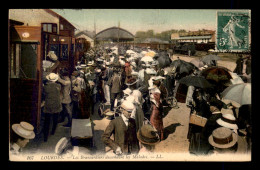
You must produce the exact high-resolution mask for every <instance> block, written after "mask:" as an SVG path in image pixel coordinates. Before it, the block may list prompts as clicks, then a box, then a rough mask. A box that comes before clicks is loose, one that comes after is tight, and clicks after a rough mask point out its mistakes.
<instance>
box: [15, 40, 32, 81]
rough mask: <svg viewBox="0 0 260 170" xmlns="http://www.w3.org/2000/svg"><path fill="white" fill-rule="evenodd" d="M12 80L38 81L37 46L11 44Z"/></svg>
mask: <svg viewBox="0 0 260 170" xmlns="http://www.w3.org/2000/svg"><path fill="white" fill-rule="evenodd" d="M11 50H12V51H11V78H23V79H36V66H37V44H35V43H17V44H11Z"/></svg>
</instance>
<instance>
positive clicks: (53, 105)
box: [43, 73, 62, 142]
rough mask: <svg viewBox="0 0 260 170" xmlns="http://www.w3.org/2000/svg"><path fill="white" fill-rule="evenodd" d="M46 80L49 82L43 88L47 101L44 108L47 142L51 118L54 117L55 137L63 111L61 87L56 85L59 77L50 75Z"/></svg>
mask: <svg viewBox="0 0 260 170" xmlns="http://www.w3.org/2000/svg"><path fill="white" fill-rule="evenodd" d="M46 78H47V80H48V82H47V83H46V85H44V86H43V96H44V97H43V98H44V100H45V105H44V107H43V112H44V115H45V120H44V128H43V134H44V141H45V142H47V140H48V135H49V128H50V119H51V116H52V117H53V119H52V120H53V125H52V132H51V134H52V135H54V133H55V130H56V127H57V124H58V116H59V113H60V112H61V111H62V104H61V98H60V91H61V85H60V84H58V83H56V81H57V80H58V78H59V77H58V75H57V74H55V73H50V74H49V75H47V76H46Z"/></svg>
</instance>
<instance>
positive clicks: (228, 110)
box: [220, 108, 233, 115]
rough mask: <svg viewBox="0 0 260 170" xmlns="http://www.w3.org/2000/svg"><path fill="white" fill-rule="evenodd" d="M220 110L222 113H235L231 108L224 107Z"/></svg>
mask: <svg viewBox="0 0 260 170" xmlns="http://www.w3.org/2000/svg"><path fill="white" fill-rule="evenodd" d="M220 112H221V113H222V114H231V115H233V110H231V109H224V108H222V109H221V111H220Z"/></svg>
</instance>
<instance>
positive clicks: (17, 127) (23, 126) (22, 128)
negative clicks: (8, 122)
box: [12, 122, 35, 139]
mask: <svg viewBox="0 0 260 170" xmlns="http://www.w3.org/2000/svg"><path fill="white" fill-rule="evenodd" d="M12 129H13V131H14V132H15V133H16V134H17V135H19V136H21V137H23V138H25V139H33V138H35V133H34V131H33V129H34V127H33V126H32V125H31V124H30V123H27V122H20V124H13V125H12Z"/></svg>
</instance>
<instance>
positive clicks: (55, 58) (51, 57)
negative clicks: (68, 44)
mask: <svg viewBox="0 0 260 170" xmlns="http://www.w3.org/2000/svg"><path fill="white" fill-rule="evenodd" d="M47 56H48V57H49V58H50V59H52V60H54V61H56V60H58V57H57V56H56V54H55V53H54V51H49V53H48V54H47Z"/></svg>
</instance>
